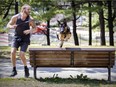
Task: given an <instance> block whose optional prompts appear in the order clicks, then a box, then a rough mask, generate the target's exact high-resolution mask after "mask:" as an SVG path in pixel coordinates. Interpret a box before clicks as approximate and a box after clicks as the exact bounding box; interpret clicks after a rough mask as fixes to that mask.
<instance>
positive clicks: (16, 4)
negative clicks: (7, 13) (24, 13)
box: [15, 0, 18, 14]
mask: <svg viewBox="0 0 116 87" xmlns="http://www.w3.org/2000/svg"><path fill="white" fill-rule="evenodd" d="M15 14H18V2H17V1H16V0H15Z"/></svg>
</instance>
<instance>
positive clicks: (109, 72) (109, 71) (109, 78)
mask: <svg viewBox="0 0 116 87" xmlns="http://www.w3.org/2000/svg"><path fill="white" fill-rule="evenodd" d="M108 81H109V83H111V52H109V66H108Z"/></svg>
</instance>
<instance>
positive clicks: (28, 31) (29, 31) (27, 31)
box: [23, 30, 31, 35]
mask: <svg viewBox="0 0 116 87" xmlns="http://www.w3.org/2000/svg"><path fill="white" fill-rule="evenodd" d="M23 33H24V34H26V35H27V34H30V33H31V30H25V31H23Z"/></svg>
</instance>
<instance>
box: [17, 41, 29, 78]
mask: <svg viewBox="0 0 116 87" xmlns="http://www.w3.org/2000/svg"><path fill="white" fill-rule="evenodd" d="M27 48H28V44H26V43H23V44H22V46H21V51H20V54H19V55H20V58H21V60H22V63H23V65H24V71H25V77H29V69H28V67H27V61H26V57H25V52H26V50H27Z"/></svg>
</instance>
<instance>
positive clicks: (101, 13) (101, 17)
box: [98, 1, 106, 45]
mask: <svg viewBox="0 0 116 87" xmlns="http://www.w3.org/2000/svg"><path fill="white" fill-rule="evenodd" d="M98 6H99V7H101V8H100V9H99V22H100V36H101V45H106V41H105V23H104V11H103V8H102V6H103V3H102V2H101V1H99V2H98Z"/></svg>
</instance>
